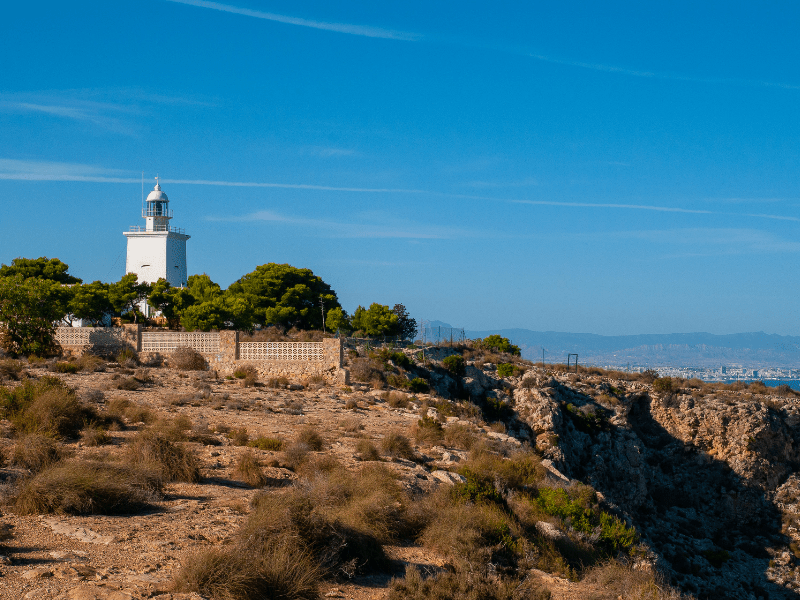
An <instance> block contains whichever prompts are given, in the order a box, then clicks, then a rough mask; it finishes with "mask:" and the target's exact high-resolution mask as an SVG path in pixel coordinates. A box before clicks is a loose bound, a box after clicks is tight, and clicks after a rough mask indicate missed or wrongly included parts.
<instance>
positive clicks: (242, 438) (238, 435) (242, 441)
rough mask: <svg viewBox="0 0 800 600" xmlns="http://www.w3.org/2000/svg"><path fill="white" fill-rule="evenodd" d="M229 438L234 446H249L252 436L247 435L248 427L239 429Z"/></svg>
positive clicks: (232, 431)
mask: <svg viewBox="0 0 800 600" xmlns="http://www.w3.org/2000/svg"><path fill="white" fill-rule="evenodd" d="M228 438H229V439H230V440H231V441H232V442H233V445H234V446H247V442H249V441H250V434H248V433H247V427H237V428H236V429H232V430H231V431H230V432H229V433H228Z"/></svg>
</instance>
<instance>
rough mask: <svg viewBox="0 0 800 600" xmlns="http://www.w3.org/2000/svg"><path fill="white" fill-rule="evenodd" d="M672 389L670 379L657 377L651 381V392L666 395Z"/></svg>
mask: <svg viewBox="0 0 800 600" xmlns="http://www.w3.org/2000/svg"><path fill="white" fill-rule="evenodd" d="M673 389H674V386H673V383H672V378H671V377H658V378H657V379H654V380H653V391H654V392H660V393H668V392H671V391H672V390H673Z"/></svg>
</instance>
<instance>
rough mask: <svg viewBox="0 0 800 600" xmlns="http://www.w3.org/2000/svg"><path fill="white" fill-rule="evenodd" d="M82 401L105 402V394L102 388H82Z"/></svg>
mask: <svg viewBox="0 0 800 600" xmlns="http://www.w3.org/2000/svg"><path fill="white" fill-rule="evenodd" d="M81 397H82V398H83V400H84V402H90V403H92V404H102V403H103V402H105V399H106V395H105V394H104V393H103V391H102V390H97V389H93V388H90V389H88V390H84V391H83V393H82V394H81Z"/></svg>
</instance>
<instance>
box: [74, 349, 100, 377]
mask: <svg viewBox="0 0 800 600" xmlns="http://www.w3.org/2000/svg"><path fill="white" fill-rule="evenodd" d="M75 362H76V364H77V365H78V366H79V367H80V369H81V371H86V372H87V373H96V372H99V371H105V370H106V361H104V360H103V359H102V358H100V357H99V356H95V355H94V354H88V353H87V354H83V355H81V357H80V358H79V359H78V360H77V361H75Z"/></svg>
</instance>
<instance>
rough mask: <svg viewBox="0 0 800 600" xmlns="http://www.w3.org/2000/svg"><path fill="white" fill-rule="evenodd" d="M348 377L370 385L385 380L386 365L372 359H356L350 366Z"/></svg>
mask: <svg viewBox="0 0 800 600" xmlns="http://www.w3.org/2000/svg"><path fill="white" fill-rule="evenodd" d="M350 376H351V377H352V378H353V379H354V380H355V381H361V382H364V383H370V382H372V381H381V382H384V381H385V380H386V365H385V364H384V363H382V362H381V361H379V360H376V359H374V358H356V359H354V360H353V362H352V364H351V365H350Z"/></svg>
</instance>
